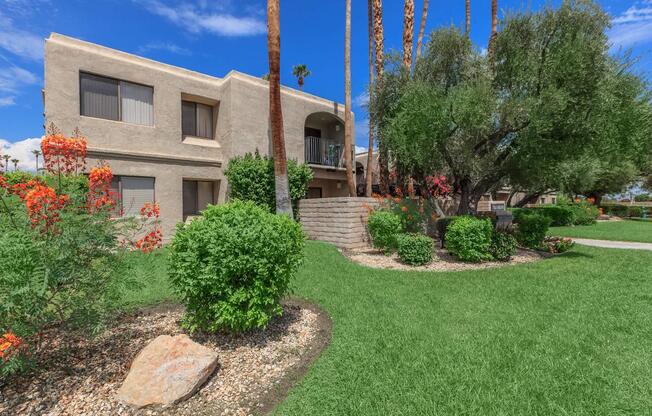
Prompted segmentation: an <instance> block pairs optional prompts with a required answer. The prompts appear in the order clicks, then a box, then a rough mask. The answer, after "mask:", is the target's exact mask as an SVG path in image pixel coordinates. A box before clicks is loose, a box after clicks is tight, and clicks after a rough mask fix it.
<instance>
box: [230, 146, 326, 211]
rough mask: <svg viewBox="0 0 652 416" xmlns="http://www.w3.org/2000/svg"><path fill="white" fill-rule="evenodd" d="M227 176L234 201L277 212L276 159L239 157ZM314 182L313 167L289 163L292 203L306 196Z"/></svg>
mask: <svg viewBox="0 0 652 416" xmlns="http://www.w3.org/2000/svg"><path fill="white" fill-rule="evenodd" d="M224 174H225V175H226V177H227V179H228V180H229V186H230V188H231V191H230V192H231V197H232V198H233V199H240V200H243V201H253V202H255V203H257V204H258V205H264V206H266V207H267V208H268V209H269V211H270V212H276V194H275V184H274V159H272V158H270V157H267V156H261V155H260V154H259V153H258V152H256V153H255V154H251V153H247V154H245V155H244V156H236V157H235V158H233V159H231V160H230V161H229V166H228V168H227V169H226V171H225V172H224ZM312 178H313V173H312V169H310V167H308V166H307V165H304V164H298V163H297V162H296V161H294V160H288V181H289V183H290V198H291V199H292V202H293V203H296V202H297V201H299V200H300V199H302V198H304V197H305V196H306V193H307V192H308V184H309V183H310V182H311V181H312Z"/></svg>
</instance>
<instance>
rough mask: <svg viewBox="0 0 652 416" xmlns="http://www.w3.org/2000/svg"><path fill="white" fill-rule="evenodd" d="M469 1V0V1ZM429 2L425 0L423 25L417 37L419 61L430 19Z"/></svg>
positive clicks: (422, 15)
mask: <svg viewBox="0 0 652 416" xmlns="http://www.w3.org/2000/svg"><path fill="white" fill-rule="evenodd" d="M467 1H468V0H467ZM429 2H430V1H429V0H423V11H422V12H421V24H420V25H419V35H418V36H417V59H416V60H417V61H418V60H419V58H420V57H421V47H422V44H423V32H424V31H425V30H426V18H427V17H428V3H429Z"/></svg>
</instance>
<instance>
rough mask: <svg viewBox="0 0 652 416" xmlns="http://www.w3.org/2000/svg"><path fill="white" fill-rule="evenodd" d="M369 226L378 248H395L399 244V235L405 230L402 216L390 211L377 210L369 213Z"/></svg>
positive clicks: (372, 238)
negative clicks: (397, 239)
mask: <svg viewBox="0 0 652 416" xmlns="http://www.w3.org/2000/svg"><path fill="white" fill-rule="evenodd" d="M367 227H368V228H369V235H371V241H372V243H373V245H374V247H376V248H377V249H380V250H394V249H396V246H397V241H396V238H397V235H399V234H401V233H402V232H403V225H402V223H401V218H400V217H399V216H398V215H397V214H395V213H393V212H390V211H383V210H375V211H372V212H371V214H369V218H368V219H367Z"/></svg>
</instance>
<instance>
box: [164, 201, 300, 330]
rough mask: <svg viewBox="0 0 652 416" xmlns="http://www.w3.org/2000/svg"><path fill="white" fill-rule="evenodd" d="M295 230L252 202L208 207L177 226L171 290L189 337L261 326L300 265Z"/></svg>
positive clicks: (285, 219)
mask: <svg viewBox="0 0 652 416" xmlns="http://www.w3.org/2000/svg"><path fill="white" fill-rule="evenodd" d="M304 240H305V237H304V234H303V231H302V230H301V226H300V225H299V224H297V223H296V222H294V221H293V220H292V219H290V218H288V217H286V216H284V215H275V214H271V213H269V212H267V211H266V210H265V209H264V208H262V207H260V206H258V205H256V204H255V203H253V202H251V201H249V202H243V201H235V202H232V203H228V204H224V205H219V206H210V207H209V208H207V209H206V210H205V211H204V212H203V214H202V216H201V217H200V218H198V219H196V220H194V221H193V222H191V223H190V224H187V225H184V224H181V225H179V227H178V229H177V233H176V235H175V236H174V239H173V241H172V244H171V245H170V256H169V259H168V260H169V261H168V265H169V274H170V280H171V283H172V287H173V288H174V290H175V291H176V292H177V293H178V295H179V296H180V298H181V300H182V301H183V303H184V304H185V306H186V316H185V320H184V324H185V326H186V327H187V328H188V329H189V330H191V331H195V330H198V329H201V330H206V331H211V332H214V331H217V330H220V329H229V330H232V331H247V330H251V329H254V328H261V327H265V326H267V324H268V323H269V321H270V319H272V318H273V317H275V316H278V315H280V314H281V313H282V307H281V304H280V301H281V299H282V298H283V296H285V295H286V294H287V293H288V291H289V287H290V282H291V280H292V277H293V276H294V274H295V273H296V271H297V269H298V267H299V265H300V264H301V262H302V260H303V247H304Z"/></svg>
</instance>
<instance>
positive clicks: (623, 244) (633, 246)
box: [571, 237, 652, 251]
mask: <svg viewBox="0 0 652 416" xmlns="http://www.w3.org/2000/svg"><path fill="white" fill-rule="evenodd" d="M571 238H572V237H571ZM573 241H575V242H576V243H577V244H582V245H585V246H592V247H603V248H624V249H628V250H648V251H652V243H634V242H631V241H609V240H589V239H586V238H573Z"/></svg>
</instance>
